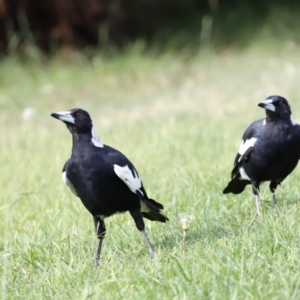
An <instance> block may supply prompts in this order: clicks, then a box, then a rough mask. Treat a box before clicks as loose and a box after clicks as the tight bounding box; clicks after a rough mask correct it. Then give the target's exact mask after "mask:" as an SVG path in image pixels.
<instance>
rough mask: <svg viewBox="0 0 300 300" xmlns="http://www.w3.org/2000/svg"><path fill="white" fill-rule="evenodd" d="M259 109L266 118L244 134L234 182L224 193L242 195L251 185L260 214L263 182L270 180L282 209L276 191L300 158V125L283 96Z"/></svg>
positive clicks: (273, 193) (262, 105) (274, 202)
mask: <svg viewBox="0 0 300 300" xmlns="http://www.w3.org/2000/svg"><path fill="white" fill-rule="evenodd" d="M258 106H260V107H262V108H264V109H265V111H266V118H265V119H261V120H258V121H255V122H254V123H252V124H251V125H250V126H249V127H248V129H247V130H246V132H245V133H244V135H243V138H242V142H241V145H240V149H239V152H238V154H237V155H236V158H235V161H234V168H233V170H232V173H231V181H230V182H229V183H228V185H227V187H226V188H225V189H224V191H223V193H224V194H227V193H233V194H240V193H241V192H243V190H244V189H245V187H246V185H247V184H251V185H252V191H253V194H254V197H255V203H256V211H257V214H258V215H260V199H259V186H260V183H261V182H264V181H270V186H269V187H270V190H271V193H272V202H273V205H274V208H276V209H278V207H277V202H276V198H275V190H276V188H277V186H278V185H279V184H280V183H281V182H282V181H283V180H284V179H285V178H286V177H287V176H288V175H289V174H290V173H291V172H292V171H293V170H294V168H295V167H296V166H297V164H298V161H299V158H300V126H299V125H298V124H297V123H296V121H295V120H294V119H293V117H292V114H291V108H290V105H289V103H288V101H287V100H286V99H285V98H283V97H281V96H269V97H268V98H266V100H265V101H262V102H261V103H259V104H258Z"/></svg>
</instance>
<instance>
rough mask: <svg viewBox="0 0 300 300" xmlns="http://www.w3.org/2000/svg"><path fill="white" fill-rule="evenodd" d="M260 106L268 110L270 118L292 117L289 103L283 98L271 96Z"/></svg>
mask: <svg viewBox="0 0 300 300" xmlns="http://www.w3.org/2000/svg"><path fill="white" fill-rule="evenodd" d="M258 106H260V107H262V108H264V109H265V110H266V114H267V116H270V117H276V116H277V117H279V118H284V117H290V115H291V108H290V105H289V103H288V101H287V100H286V99H285V98H283V97H281V96H269V97H268V98H266V100H264V101H262V102H260V103H259V104H258Z"/></svg>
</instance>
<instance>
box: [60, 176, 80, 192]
mask: <svg viewBox="0 0 300 300" xmlns="http://www.w3.org/2000/svg"><path fill="white" fill-rule="evenodd" d="M61 175H62V180H63V182H64V184H65V185H66V186H67V187H68V188H69V189H70V191H71V192H72V193H73V194H74V195H75V196H78V194H77V191H76V189H75V187H74V185H73V184H72V182H71V181H70V180H69V178H68V177H67V173H66V171H65V172H63V173H62V174H61Z"/></svg>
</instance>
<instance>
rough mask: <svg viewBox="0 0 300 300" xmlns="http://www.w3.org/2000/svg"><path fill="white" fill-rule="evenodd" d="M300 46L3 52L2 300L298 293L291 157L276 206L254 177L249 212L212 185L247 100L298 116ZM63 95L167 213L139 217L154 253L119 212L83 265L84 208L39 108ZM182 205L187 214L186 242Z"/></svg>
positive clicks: (58, 133)
mask: <svg viewBox="0 0 300 300" xmlns="http://www.w3.org/2000/svg"><path fill="white" fill-rule="evenodd" d="M299 50H300V49H299V48H298V47H296V46H295V45H293V44H291V43H287V44H284V45H273V47H269V48H268V47H265V48H262V49H259V48H258V47H253V48H251V49H249V50H247V51H245V52H242V53H239V52H235V51H227V52H224V53H221V54H218V55H217V54H202V55H198V56H193V57H190V56H189V55H187V54H181V55H178V56H176V55H170V56H167V55H164V56H161V57H151V56H143V55H141V54H139V53H130V52H129V53H128V54H127V55H124V56H122V57H119V58H115V59H110V60H106V59H105V58H104V57H101V56H99V57H95V58H94V59H93V60H92V63H90V62H88V61H87V60H85V59H84V58H82V57H77V58H74V59H73V60H72V61H70V62H63V61H61V60H59V59H55V60H53V61H52V62H50V63H47V64H45V65H43V64H42V63H37V62H35V63H32V64H20V63H18V60H17V59H14V58H8V59H7V60H4V61H2V62H1V63H0V64H1V66H0V108H1V110H0V126H1V134H0V144H1V150H0V162H1V168H0V182H1V193H0V228H1V233H0V261H1V265H0V272H1V273H0V274H1V276H0V277H1V283H0V284H1V286H0V291H1V297H2V299H24V298H26V299H105V300H106V299H131V300H134V299H162V300H163V299H178V300H183V299H278V300H279V299H300V292H299V290H300V275H299V268H300V260H299V257H300V248H299V245H300V234H299V232H300V212H299V203H298V202H299V198H300V191H299V181H300V170H299V167H298V168H297V169H296V170H295V171H294V172H293V174H292V175H291V176H290V177H289V178H288V179H287V180H286V181H285V182H284V184H283V185H282V187H281V188H280V189H278V193H277V199H278V203H279V206H280V214H279V215H277V214H275V213H273V209H272V206H271V203H270V193H269V191H268V188H267V185H263V186H262V198H263V205H262V206H263V219H261V220H258V219H257V218H256V215H255V205H254V202H253V198H252V194H251V189H250V188H247V190H246V191H245V192H244V193H243V194H241V195H238V196H233V195H223V194H222V190H223V188H224V187H225V185H226V183H227V182H228V180H229V178H230V171H231V167H232V163H233V159H234V156H235V154H236V151H237V148H238V146H239V143H240V138H241V136H242V133H243V132H244V130H245V128H246V126H248V125H249V124H250V122H252V121H253V120H255V119H258V118H261V117H263V115H264V111H263V110H262V109H261V108H259V107H257V103H258V102H260V101H261V100H263V99H264V98H265V97H267V96H268V95H271V94H280V95H283V96H286V97H287V98H288V99H289V100H290V103H291V105H292V110H293V115H294V118H295V119H298V120H300V102H299V98H300V86H299V75H300V57H299ZM26 107H33V108H34V109H35V110H36V114H35V115H34V117H33V118H32V119H30V120H28V121H24V120H23V119H22V112H23V110H24V109H25V108H26ZM72 107H82V108H85V109H87V110H88V111H90V113H91V115H92V118H93V121H94V126H95V128H96V129H97V132H98V134H99V135H100V136H101V138H102V139H103V141H104V142H105V143H106V144H108V145H111V146H114V147H115V148H117V149H120V150H121V151H122V152H123V153H125V154H126V155H127V156H128V157H129V158H130V159H131V160H132V161H133V162H134V164H135V166H136V167H137V169H138V170H139V173H140V175H141V177H142V179H143V182H144V185H145V187H146V189H147V190H148V194H149V195H150V196H151V197H153V198H154V199H157V200H158V201H160V202H161V203H163V204H164V206H165V212H166V214H167V215H168V217H169V219H170V222H168V223H167V224H165V225H164V224H160V223H155V222H150V221H146V230H147V232H148V235H149V238H150V240H151V241H152V243H153V245H154V247H155V250H156V256H155V258H154V259H152V260H151V259H150V258H149V255H148V250H147V246H146V245H145V244H144V242H143V240H142V237H141V235H140V233H139V232H138V230H137V229H136V228H135V225H134V222H133V220H132V219H131V217H130V216H129V214H128V213H126V214H123V215H116V216H114V217H111V218H110V219H108V220H107V222H106V225H107V230H108V231H107V235H106V239H105V242H104V248H103V253H102V260H101V266H100V268H98V269H95V268H93V259H94V255H95V251H96V246H97V240H96V237H95V234H94V231H93V222H92V218H91V216H90V214H89V213H88V212H87V211H86V210H85V208H84V207H83V205H82V204H81V203H80V200H79V199H77V198H75V197H74V196H73V195H72V194H71V193H70V192H69V191H68V189H67V188H66V187H65V186H64V185H63V183H62V181H61V169H62V166H63V164H64V162H65V161H66V159H67V158H68V157H69V155H70V148H71V136H70V134H69V133H68V131H67V129H66V128H65V126H64V125H63V124H62V123H61V122H58V121H57V120H55V119H53V118H51V117H50V113H51V112H53V111H57V110H66V109H69V108H72ZM181 214H189V215H192V216H193V217H194V219H193V221H192V222H191V224H190V230H189V231H188V238H187V244H186V250H185V251H183V249H182V246H181V239H182V229H181V222H180V216H181Z"/></svg>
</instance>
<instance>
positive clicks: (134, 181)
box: [114, 165, 143, 195]
mask: <svg viewBox="0 0 300 300" xmlns="http://www.w3.org/2000/svg"><path fill="white" fill-rule="evenodd" d="M114 171H115V173H116V174H117V176H118V177H119V178H120V179H122V180H123V181H124V183H125V184H126V185H127V186H128V187H129V189H130V190H131V191H132V192H133V193H136V192H137V191H139V192H140V193H141V194H142V195H143V192H142V191H141V190H140V188H141V187H142V182H141V180H140V178H139V176H138V174H137V172H136V171H135V170H134V169H133V172H134V176H133V174H132V172H131V170H130V169H129V167H128V166H127V165H126V166H124V167H121V166H118V165H114Z"/></svg>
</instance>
